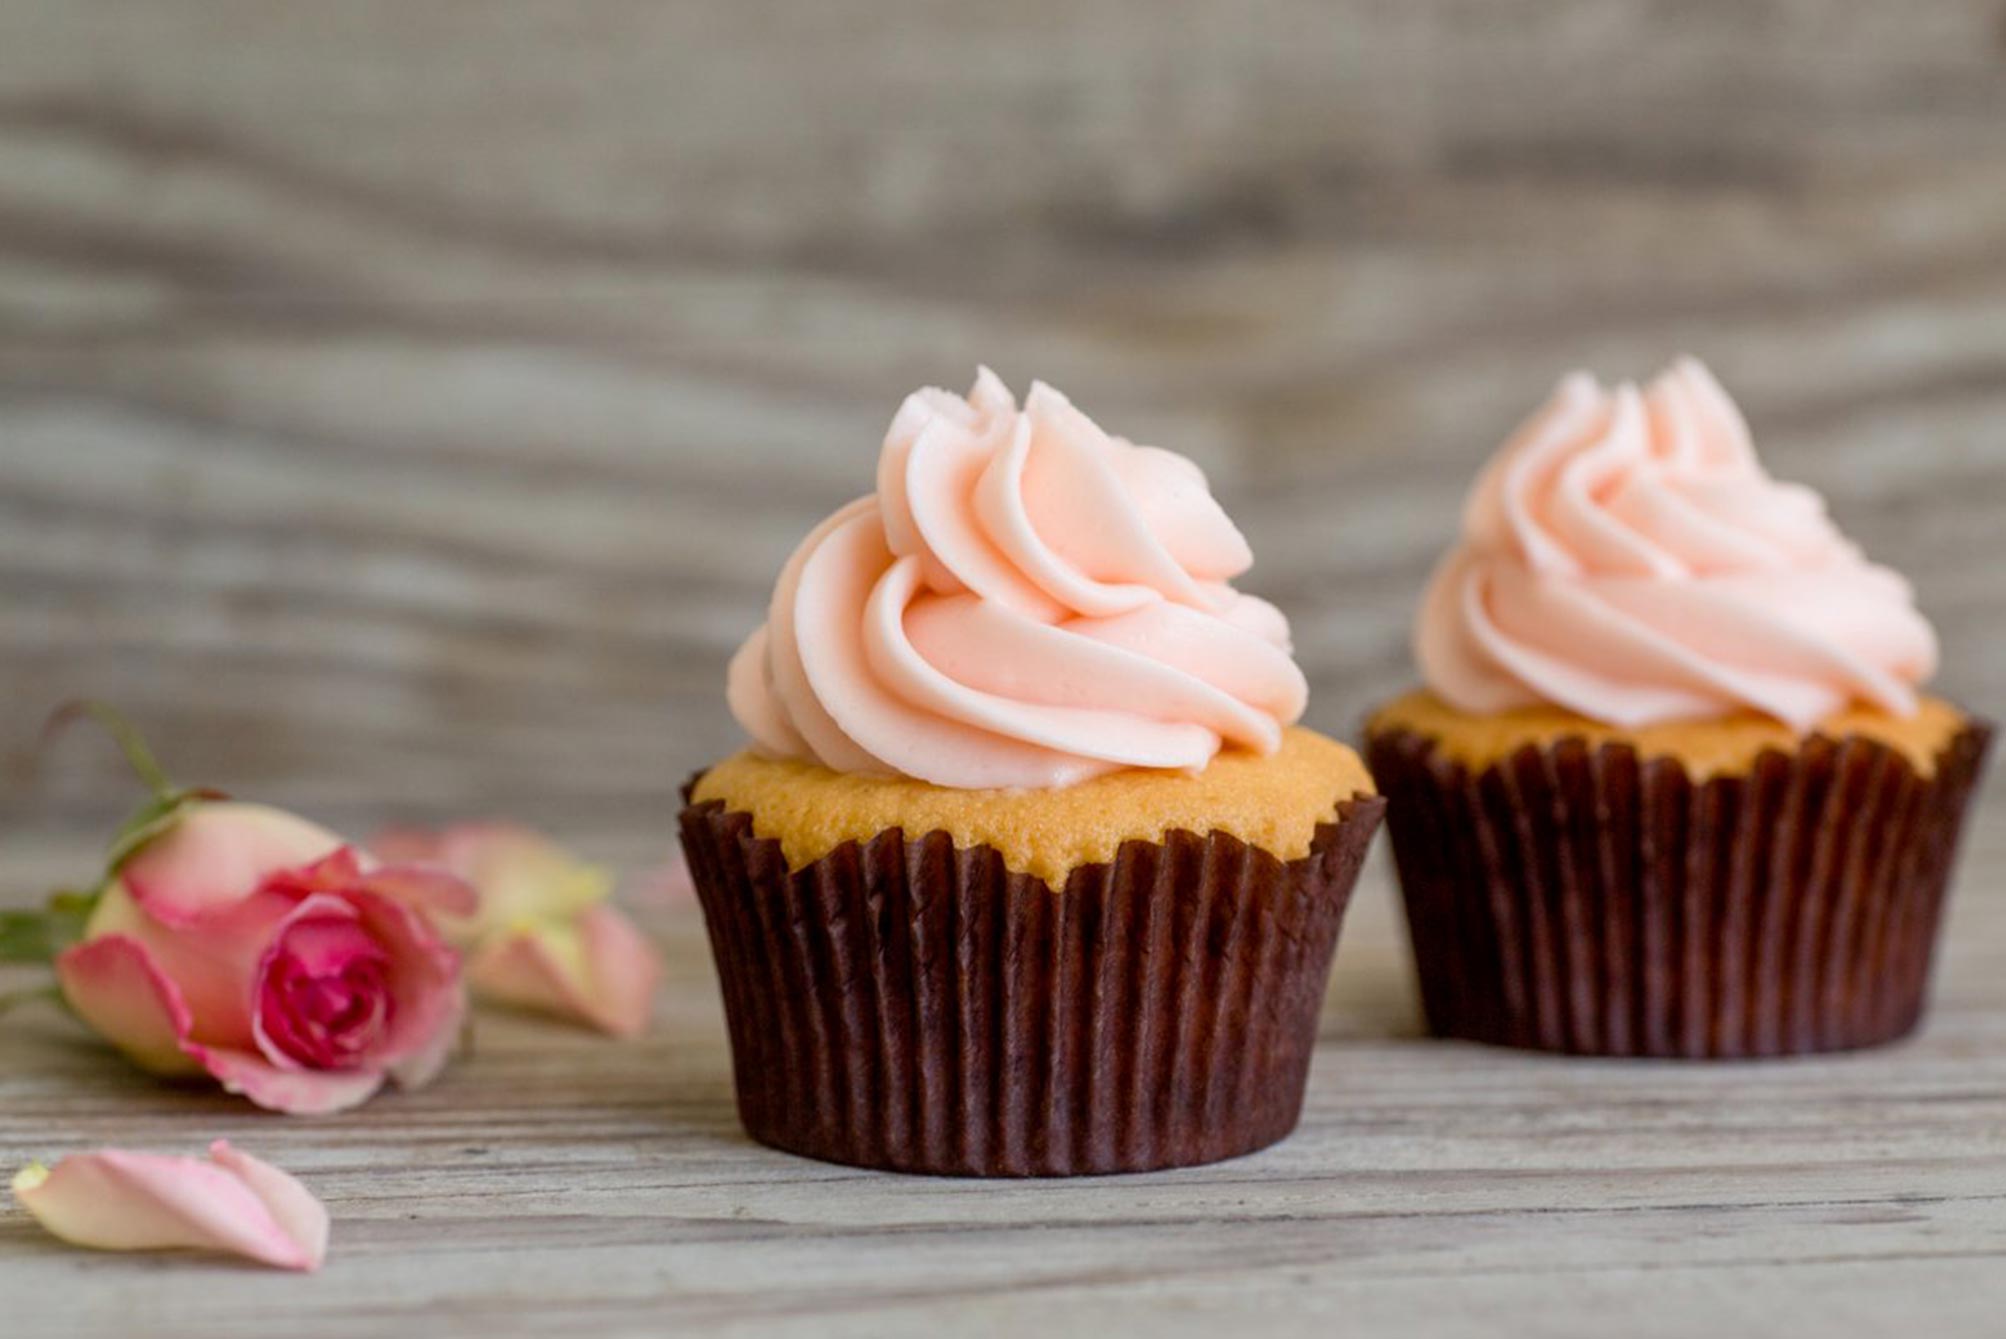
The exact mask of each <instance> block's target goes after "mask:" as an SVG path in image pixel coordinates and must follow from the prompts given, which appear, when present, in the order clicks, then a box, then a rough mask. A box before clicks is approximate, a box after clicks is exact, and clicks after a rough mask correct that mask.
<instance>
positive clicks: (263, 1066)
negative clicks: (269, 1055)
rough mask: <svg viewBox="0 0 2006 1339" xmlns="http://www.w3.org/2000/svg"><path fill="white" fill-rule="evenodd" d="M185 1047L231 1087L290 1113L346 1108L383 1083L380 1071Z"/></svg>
mask: <svg viewBox="0 0 2006 1339" xmlns="http://www.w3.org/2000/svg"><path fill="white" fill-rule="evenodd" d="M184 1049H185V1050H186V1051H187V1052H188V1054H189V1055H191V1056H193V1057H194V1058H195V1059H196V1060H198V1061H200V1062H201V1065H202V1067H203V1068H204V1069H206V1070H208V1071H209V1073H210V1074H211V1075H213V1076H214V1077H215V1079H216V1081H217V1082H218V1083H220V1084H222V1085H223V1087H224V1088H225V1089H227V1090H228V1091H230V1092H233V1093H237V1094H238V1095H240V1096H243V1097H247V1098H249V1099H250V1100H251V1101H253V1102H255V1103H257V1104H258V1105H259V1106H261V1107H263V1108H265V1109H266V1110H267V1111H283V1112H285V1113H286V1114H287V1115H289V1116H325V1115H329V1114H331V1113H333V1112H336V1111H347V1110H348V1109H349V1108H351V1107H358V1106H361V1105H362V1104H363V1103H364V1102H367V1101H368V1100H369V1099H370V1097H372V1096H373V1095H374V1094H375V1092H376V1090H377V1089H378V1088H381V1087H382V1086H383V1075H382V1073H380V1072H379V1071H376V1070H337V1069H281V1068H279V1067H278V1066H277V1065H275V1064H273V1063H272V1062H271V1061H269V1060H267V1059H265V1058H264V1057H263V1056H259V1055H253V1054H252V1053H251V1052H249V1051H238V1050H233V1049H231V1048H230V1047H227V1046H202V1045H199V1044H197V1043H195V1042H190V1043H188V1044H187V1046H186V1047H185V1048H184Z"/></svg>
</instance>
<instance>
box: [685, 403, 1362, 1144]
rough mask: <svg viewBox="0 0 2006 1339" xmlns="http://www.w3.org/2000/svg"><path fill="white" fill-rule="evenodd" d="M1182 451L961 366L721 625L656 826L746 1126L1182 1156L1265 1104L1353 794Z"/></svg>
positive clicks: (781, 1136)
mask: <svg viewBox="0 0 2006 1339" xmlns="http://www.w3.org/2000/svg"><path fill="white" fill-rule="evenodd" d="M1251 562H1252V556H1251V554H1250V552H1249V550H1248V547H1247V544H1246V542H1245V540H1244V539H1242V537H1241V535H1240V533H1239V531H1238V530H1236V529H1235V528H1234V526H1233V524H1232V523H1231V521H1229V520H1228V519H1227V518H1226V516H1225V514H1224V513H1223V512H1222V511H1221V510H1220V509H1219V507H1218V504H1217V503H1215V502H1214V501H1213V500H1212V497H1211V494H1210V492H1209V491H1208V490H1207V488H1206V484H1205V479H1204V476H1203V475H1202V474H1201V473H1200V472H1199V470H1198V469H1197V467H1196V466H1194V465H1193V464H1192V463H1191V462H1190V461H1188V460H1186V459H1184V458H1183V457H1180V456H1177V455H1173V454H1171V453H1169V452H1166V451H1161V450H1156V449H1153V448H1149V447H1139V446H1135V445H1132V444H1131V443H1129V442H1126V441H1124V440H1122V439H1120V438H1116V437H1110V436H1108V435H1107V434H1106V433H1104V432H1102V431H1101V430H1100V429H1099V428H1098V427H1096V426H1095V425H1094V424H1093V423H1092V422H1091V421H1090V420H1089V419H1088V418H1087V417H1086V416H1085V415H1083V414H1081V413H1080V411H1078V410H1077V409H1075V408H1074V407H1073V406H1072V405H1071V404H1070V403H1068V402H1067V400H1066V399H1065V397H1063V396H1062V395H1060V394H1059V393H1058V392H1056V391H1054V390H1052V389H1051V388H1049V387H1047V386H1043V385H1037V386H1034V387H1033V388H1032V390H1031V393H1030V395H1029V396H1028V397H1027V398H1026V400H1025V403H1024V405H1023V407H1022V408H1021V409H1019V408H1018V406H1017V404H1016V402H1015V400H1014V398H1013V397H1012V396H1011V394H1010V392H1009V391H1008V390H1007V389H1006V388H1005V387H1004V386H1003V384H1002V383H1001V382H1000V381H998V380H997V379H996V378H995V377H994V376H993V375H992V374H990V373H988V372H987V371H984V372H983V373H982V375H981V376H980V378H979V379H978V380H977V382H976V384H975V388H974V390H973V391H972V392H971V393H970V395H969V396H968V398H967V399H966V400H963V399H961V398H960V397H957V396H954V395H950V394H948V393H946V392H943V391H938V390H926V391H921V392H919V393H917V394H915V395H913V396H912V397H910V398H909V399H908V400H907V401H906V403H905V405H904V407H903V408H902V409H901V410H900V411H899V414H898V416H897V417H896V419H894V421H893V423H892V426H891V430H890V433H889V434H888V436H887V437H886V440H885V443H884V447H883V450H882V453H881V455H880V457H879V461H878V475H877V492H876V493H875V494H873V495H872V496H870V497H866V498H862V499H860V500H859V501H857V502H854V503H851V504H850V505H849V506H847V507H844V508H843V509H842V510H840V511H838V512H837V513H836V514H835V515H833V516H831V517H830V518H829V519H828V520H827V521H825V522H823V523H822V525H820V526H819V527H817V528H816V529H815V530H814V532H813V533H811V534H810V535H809V536H808V538H807V540H806V541H805V542H803V543H802V545H801V546H800V548H799V549H797V550H796V551H795V553H794V556H793V557H792V559H790V560H789V562H788V563H787V565H786V567H785V569H784V570H783V571H782V572H781V575H780V579H779V583H778V585H777V587H776V589H775V591H774V596H773V602H772V606H771V609H770V611H769V617H768V620H767V623H766V625H765V627H763V628H762V629H760V630H759V631H758V632H756V633H755V634H754V635H753V636H752V638H751V639H750V640H749V641H747V643H746V644H745V646H744V647H743V649H742V650H741V651H740V652H739V654H738V655H737V657H736V658H735V659H734V660H733V662H732V666H731V673H730V682H729V700H730V703H731V708H732V712H733V714H734V715H735V716H736V717H737V718H738V720H739V721H740V722H741V723H742V724H743V725H744V727H745V729H746V731H747V733H748V734H750V735H751V737H752V740H753V746H752V748H751V749H749V750H748V751H746V752H744V753H741V754H739V755H737V756H735V757H732V758H729V759H726V760H725V761H723V762H721V763H719V764H718V765H716V766H714V767H712V768H710V769H709V770H708V771H706V772H704V773H702V774H701V775H700V776H698V777H697V778H696V779H695V780H694V781H693V782H692V784H691V787H690V789H689V792H688V796H687V798H688V807H687V808H686V809H685V810H684V812H683V817H682V829H683V842H684V847H685V849H686V850H687V852H688V854H689V860H690V868H691V871H692V873H693V875H694V876H695V880H696V885H697V891H698V893H699V895H700V898H701V900H702V903H703V907H704V913H705V919H706V921H707V923H708V925H709V929H710V935H711V945H712V948H713V950H714V952H715V956H716V960H717V967H718V974H719V977H720V978H721V981H722V985H723V991H724V1000H725V1012H726V1018H727V1022H728V1025H729V1029H730V1034H731V1043H732V1054H733V1066H734V1073H735V1079H736V1083H737V1089H738V1100H739V1111H740V1115H741V1117H742V1119H743V1120H744V1123H745V1126H746V1129H747V1130H748V1131H749V1132H750V1133H751V1134H752V1135H753V1137H754V1138H756V1139H759V1140H761V1141H762V1142H764V1143H768V1144H771V1145H774V1146H775V1147H778V1148H783V1149H788V1150H791V1151H794V1152H797V1153H804V1154H807V1155H809V1156H812V1157H818V1158H824V1159H828V1160H830V1161H835V1162H844V1163H851V1164H857V1165H862V1166H871V1167H887V1168H896V1169H901V1170H909V1171H925V1172H949V1173H963V1174H975V1175H1064V1174H1071V1173H1083V1172H1112V1171H1133V1170H1141V1169H1145V1168H1152V1167H1167V1166H1178V1165H1184V1164H1190V1163H1197V1162H1206V1161H1210V1160H1213V1159H1217V1158H1223V1157H1229V1156H1232V1155H1234V1154H1238V1153H1244V1152H1248V1151H1250V1150H1252V1149H1255V1148H1259V1147H1261V1146H1263V1145H1265V1144H1268V1143H1271V1142H1273V1141H1274V1140H1276V1139H1279V1138H1281V1137H1282V1136H1283V1135H1284V1134H1286V1133H1287V1132H1288V1131H1289V1130H1290V1129H1291V1128H1292V1127H1293V1126H1294V1124H1295V1121H1296V1118H1297V1115H1298V1113H1299V1110H1300V1107H1301V1102H1302V1093H1303V1085H1304V1081H1305V1077H1306V1074H1307V1069H1308V1064H1309V1057H1310V1048H1311V1043H1312V1042H1313V1040H1314V1038H1315V1033H1316V1015H1317V1010H1318V1007H1319V1005H1320V1002H1321V1000H1322V997H1323V990H1324V983H1325V979H1326V977H1327V975H1328V971H1329V965H1330V959H1331V955H1332V952H1333V949H1334V947H1335V943H1336V938H1337V932H1338V924H1339V921H1340V919H1341V917H1342V915H1343V912H1344V906H1345V902H1346V899H1347V897H1348V896H1349V893H1350V890H1351V886H1352V882H1353V880H1354V878H1355V876H1356V874H1357V870H1358V865H1359V862H1360V860H1361V859H1362V858H1363V855H1364V851H1365V847H1366V843H1367V842H1368V840H1369V839H1370V837H1371V834H1372V831H1373V829H1374V827H1375V826H1376V824H1377V823H1378V820H1379V815H1380V811H1381V809H1382V807H1383V806H1382V802H1381V801H1380V800H1379V799H1377V798H1376V797H1375V796H1374V794H1373V790H1372V784H1371V780H1370V778H1369V777H1368V776H1367V774H1366V772H1365V768H1364V766H1363V764H1362V763H1361V762H1360V761H1359V759H1358V757H1357V755H1356V754H1354V753H1352V752H1351V751H1350V750H1349V749H1346V748H1345V747H1344V746H1342V745H1340V744H1337V743H1334V742H1333V741H1331V740H1328V739H1325V738H1323V737H1321V736H1319V735H1316V734H1312V733H1310V732H1309V731H1307V730H1302V729H1299V728H1295V727H1294V725H1293V723H1294V722H1295V721H1296V719H1297V718H1298V717H1299V716H1300V715H1301V713H1302V709H1303V704H1304V697H1305V685H1304V682H1303V677H1302V674H1301V672H1300V671H1299V670H1298V669H1297V667H1296V665H1295V663H1294V661H1293V660H1292V659H1291V657H1290V652H1289V642H1288V625H1287V623H1286V621H1285V620H1284V619H1283V618H1282V616H1281V615H1280V614H1279V613H1278V612H1277V611H1276V610H1275V609H1274V608H1273V607H1272V606H1270V605H1268V604H1265V603H1263V602H1262V601H1260V600H1258V599H1256V598H1254V597H1252V596H1249V595H1244V594H1241V593H1239V592H1237V591H1235V590H1234V589H1233V587H1232V586H1231V585H1230V584H1229V583H1230V582H1231V580H1232V579H1233V578H1235V577H1236V576H1238V575H1239V574H1240V573H1242V572H1244V571H1245V570H1246V569H1247V567H1248V566H1249V565H1250V563H1251Z"/></svg>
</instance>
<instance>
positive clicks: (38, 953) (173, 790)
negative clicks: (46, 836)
mask: <svg viewBox="0 0 2006 1339" xmlns="http://www.w3.org/2000/svg"><path fill="white" fill-rule="evenodd" d="M86 717H88V718H89V719H90V720H92V721H95V722H96V723H97V724H98V726H99V727H100V728H102V729H103V730H104V732H105V733H106V734H107V735H109V736H111V740H112V742H113V743H114V744H116V745H118V748H119V751H120V752H121V753H123V754H124V755H125V760H126V763H127V765H128V766H130V767H131V768H132V770H133V774H134V775H135V776H137V777H138V778H139V780H140V783H141V784H142V785H144V786H145V787H146V788H147V790H148V792H149V794H148V796H147V799H146V800H145V802H144V803H142V804H141V805H140V806H139V808H138V809H136V810H134V811H133V813H132V815H131V817H129V818H127V819H126V820H125V822H124V823H123V824H121V825H120V826H119V829H118V831H117V832H116V833H115V834H113V836H112V840H111V849H110V851H109V852H108V853H107V855H106V859H105V871H104V874H103V876H102V877H100V878H99V879H98V882H97V885H96V886H95V887H93V888H91V889H89V890H79V889H74V888H65V889H62V890H59V891H57V892H55V893H52V894H51V895H50V897H49V900H48V902H47V903H46V904H45V905H44V906H43V907H42V909H41V910H39V911H0V965H4V964H7V963H48V962H53V961H54V960H55V959H56V956H57V955H58V954H60V953H61V952H62V951H63V950H64V949H66V948H68V947H69V946H70V945H72V944H74V943H76V942H77V941H78V940H80V939H82V938H83V934H84V926H85V924H86V923H87V922H88V921H89V920H90V918H91V912H92V910H93V909H95V908H96V906H97V903H98V898H99V897H100V896H101V895H102V894H103V892H104V888H105V885H106V884H108V883H109V882H111V879H112V877H113V876H114V875H116V874H117V873H118V871H119V869H120V868H121V867H122V866H123V865H124V864H125V862H126V861H128V860H130V859H131V858H132V857H133V856H134V855H135V854H136V853H137V852H138V851H139V849H140V848H141V847H143V846H145V845H146V844H147V843H148V842H150V841H152V840H153V839H154V838H155V837H158V836H159V835H160V834H161V833H163V832H165V831H167V830H168V829H169V828H171V827H173V826H174V825H175V824H176V823H178V822H180V821H181V818H182V816H183V815H184V814H185V813H186V812H187V810H188V808H189V806H191V805H194V804H199V803H201V802H203V801H205V800H220V799H224V798H227V797H226V796H225V795H224V794H223V792H221V791H219V790H209V789H206V788H203V787H178V786H176V785H175V784H174V783H173V782H172V781H170V780H168V779H167V773H166V771H165V770H163V769H162V768H161V766H160V762H159V760H158V759H156V758H155V757H154V756H153V750H152V749H150V748H148V747H147V745H146V740H145V739H144V738H143V737H142V736H141V735H140V733H139V730H138V728H137V727H135V726H134V725H133V723H132V722H131V721H129V720H127V719H126V718H125V717H124V716H123V715H121V714H120V713H119V712H118V711H117V710H116V709H115V708H113V707H110V706H107V705H106V704H104V703H102V702H91V701H77V702H67V703H64V704H63V705H62V706H60V707H58V708H56V710H55V711H53V712H51V713H50V715H49V720H48V723H47V724H46V725H44V726H43V727H42V736H41V742H40V745H39V747H38V749H37V752H41V751H43V750H46V749H47V748H48V747H49V746H50V745H51V744H53V743H54V742H55V740H56V738H57V736H59V735H61V734H62V733H63V731H65V730H67V729H68V728H69V727H70V726H71V725H72V724H74V723H75V722H76V721H78V720H81V719H84V718H86ZM49 993H50V992H49V991H45V990H39V989H38V990H27V991H17V992H14V993H11V994H7V993H0V1013H4V1012H5V1011H6V1010H7V1009H8V1008H10V1007H12V1006H13V1005H16V1004H20V1003H23V1002H24V1001H26V1000H29V999H37V998H40V997H42V996H43V995H46V994H49Z"/></svg>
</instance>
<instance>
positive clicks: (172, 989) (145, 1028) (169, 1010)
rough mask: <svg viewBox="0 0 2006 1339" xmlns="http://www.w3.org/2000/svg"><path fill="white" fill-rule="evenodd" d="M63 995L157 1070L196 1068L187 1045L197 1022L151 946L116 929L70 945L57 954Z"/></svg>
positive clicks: (112, 1039) (103, 1032)
mask: <svg viewBox="0 0 2006 1339" xmlns="http://www.w3.org/2000/svg"><path fill="white" fill-rule="evenodd" d="M56 979H57V980H58V981H59V982H61V983H62V987H63V998H64V999H66V1000H68V1001H69V1003H70V1007H71V1008H72V1009H75V1010H76V1011H77V1013H78V1014H79V1015H80V1016H81V1017H82V1018H83V1020H84V1022H86V1023H88V1024H90V1026H91V1027H92V1029H93V1030H95V1031H96V1032H97V1033H98V1034H99V1035H100V1036H102V1037H103V1038H104V1039H105V1040H106V1041H109V1042H110V1043H111V1044H112V1045H114V1046H116V1047H118V1049H119V1050H121V1051H123V1052H125V1054H126V1055H127V1056H128V1057H130V1058H131V1060H132V1062H133V1063H134V1064H136V1065H138V1066H140V1067H141V1068H142V1069H147V1070H151V1071H152V1072H153V1073H156V1074H187V1073H192V1072H194V1070H195V1066H193V1065H191V1064H190V1063H189V1058H188V1056H187V1055H186V1054H185V1053H184V1052H183V1050H182V1043H183V1042H184V1041H185V1040H186V1039H187V1037H188V1032H189V1029H190V1028H191V1027H192V1026H193V1024H192V1022H191V1020H190V1017H189V1013H188V1005H187V1003H186V1002H185V1001H184V1000H183V999H182V996H181V991H180V989H179V988H178V987H177V986H176V985H175V984H174V983H173V982H172V981H170V980H168V979H167V975H166V973H164V972H163V971H161V969H160V965H159V964H158V963H156V962H155V961H154V960H153V955H152V954H151V953H149V952H147V950H146V946H145V945H144V944H142V943H140V942H139V941H138V940H137V939H134V938H132V937H131V936H129V935H122V934H112V935H105V936H103V937H102V938H98V939H93V940H90V941H89V942H88V943H83V944H78V945H76V946H75V947H73V948H69V949H65V950H64V951H63V953H62V954H61V955H60V956H59V957H57V959H56Z"/></svg>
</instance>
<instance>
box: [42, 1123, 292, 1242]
mask: <svg viewBox="0 0 2006 1339" xmlns="http://www.w3.org/2000/svg"><path fill="white" fill-rule="evenodd" d="M210 1155H211V1157H213V1158H214V1159H215V1161H214V1162H203V1161H201V1160H199V1159H196V1158H176V1157H164V1156H161V1155H158V1154H152V1153H132V1152H128V1151H126V1150H123V1149H109V1148H108V1149H101V1150H99V1151H98V1152H95V1153H79V1154H75V1155H73V1156H71V1157H67V1158H64V1159H63V1160H62V1161H61V1162H59V1163H57V1164H56V1166H55V1167H54V1168H53V1169H47V1168H43V1167H41V1166H39V1165H31V1166H29V1167H26V1168H23V1169H22V1171H21V1172H20V1174H19V1175H17V1176H16V1177H15V1178H14V1198H15V1199H16V1200H18V1201H20V1203H21V1206H22V1207H23V1208H25V1209H26V1210H27V1211H28V1212H29V1213H31V1214H33V1215H34V1216H35V1218H36V1219H37V1220H38V1221H39V1222H40V1223H41V1224H42V1226H43V1227H45V1228H47V1229H48V1230H49V1231H50V1232H51V1233H52V1234H54V1235H55V1236H57V1237H60V1238H62V1239H63V1240H64V1241H67V1242H71V1243H73V1244H75V1245H78V1246H88V1247H91V1248H93V1249H96V1250H105V1251H145V1250H162V1249H171V1248H174V1247H197V1248H205V1249H209V1250H216V1251H227V1252H229V1253H231V1254H234V1255H241V1256H244V1257H246V1258H248V1259H252V1260H256V1261H259V1262H260V1263H263V1264H268V1265H272V1266H275V1267H277V1268H279V1269H299V1270H314V1269H318V1268H319V1267H320V1264H321V1261H322V1260H323V1259H324V1258H325V1257H326V1253H327V1232H328V1224H327V1210H326V1209H325V1208H324V1207H322V1205H321V1203H320V1202H319V1201H318V1200H316V1199H315V1198H314V1197H313V1195H312V1193H311V1192H309V1191H308V1190H307V1189H306V1187H305V1186H302V1185H301V1184H300V1183H299V1182H298V1181H296V1180H294V1179H293V1178H292V1177H290V1176H288V1175H287V1174H286V1173H284V1172H282V1171H280V1170H279V1169H278V1168H276V1167H273V1166H270V1165H269V1164H266V1163H263V1162H259V1161H258V1160H257V1159H255V1158H251V1157H248V1156H246V1155H245V1154H241V1153H238V1152H236V1151H235V1150H233V1149H231V1148H230V1147H229V1145H228V1144H225V1143H223V1142H222V1141H220V1140H219V1141H217V1142H216V1143H215V1144H213V1145H211V1147H210Z"/></svg>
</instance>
